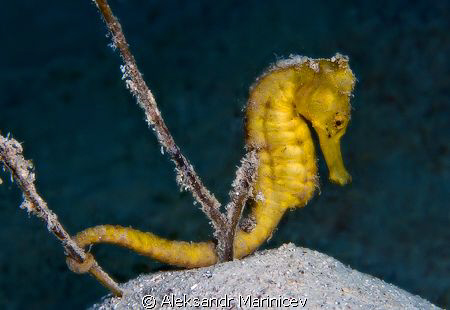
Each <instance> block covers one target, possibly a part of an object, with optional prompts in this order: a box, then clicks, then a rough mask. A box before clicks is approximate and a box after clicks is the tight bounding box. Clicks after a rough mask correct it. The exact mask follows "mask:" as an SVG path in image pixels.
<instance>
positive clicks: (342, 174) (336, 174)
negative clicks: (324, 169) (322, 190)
mask: <svg viewBox="0 0 450 310" xmlns="http://www.w3.org/2000/svg"><path fill="white" fill-rule="evenodd" d="M315 129H316V132H317V135H318V137H319V143H320V148H321V149H322V153H323V156H324V157H325V161H326V163H327V166H328V171H329V173H330V176H329V179H330V181H331V182H333V183H336V184H339V185H345V184H347V183H350V182H351V181H352V177H351V175H350V174H349V173H348V172H347V170H346V169H345V167H344V162H343V160H342V155H341V144H340V140H341V137H342V135H335V136H331V137H329V136H328V133H327V132H326V131H325V130H322V129H320V128H315Z"/></svg>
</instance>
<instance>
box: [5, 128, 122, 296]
mask: <svg viewBox="0 0 450 310" xmlns="http://www.w3.org/2000/svg"><path fill="white" fill-rule="evenodd" d="M22 152H23V149H22V146H21V145H20V143H19V142H17V141H16V140H14V139H8V138H5V137H3V136H2V135H0V161H1V162H2V163H3V167H4V168H6V169H8V170H9V172H10V173H11V176H12V178H13V179H14V180H15V181H16V183H17V184H18V186H19V187H20V189H21V190H22V193H23V198H24V200H23V202H22V204H21V205H20V208H22V209H26V210H27V211H28V213H32V214H34V215H36V216H37V217H39V218H40V219H42V220H43V221H44V222H46V223H47V229H48V230H49V231H50V232H51V233H52V234H53V235H55V236H56V238H58V239H59V241H61V244H62V246H63V248H64V253H65V254H66V256H67V257H68V258H69V259H71V260H72V261H73V262H74V263H75V264H80V265H81V264H83V263H85V262H86V261H87V260H88V255H87V254H86V253H85V252H84V251H83V249H81V248H80V247H79V246H78V245H77V244H76V243H75V242H74V241H73V240H72V238H70V235H69V234H68V233H67V231H66V230H65V229H64V227H63V226H62V225H61V223H60V222H59V221H58V217H57V216H56V214H55V213H53V212H52V211H51V210H50V209H49V208H48V206H47V203H46V202H45V201H44V200H43V199H42V198H41V196H40V195H39V194H38V193H37V191H36V187H35V185H34V181H35V174H34V167H33V163H32V162H31V161H29V160H26V159H25V158H24V157H23V155H22ZM90 257H91V259H90V260H89V265H88V268H87V270H86V271H89V272H90V273H91V274H92V275H94V277H96V278H97V279H98V280H99V281H100V282H101V283H103V285H105V286H106V287H107V288H108V289H110V290H111V291H112V292H113V293H114V294H115V295H116V296H122V290H121V289H120V287H119V285H118V284H117V283H116V282H115V281H114V280H113V279H112V278H111V277H110V276H109V275H108V274H107V273H106V272H104V271H103V270H102V269H101V267H100V266H99V265H98V263H97V262H96V261H95V260H94V259H93V258H92V256H90Z"/></svg>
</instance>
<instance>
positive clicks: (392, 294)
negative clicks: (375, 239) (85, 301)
mask: <svg viewBox="0 0 450 310" xmlns="http://www.w3.org/2000/svg"><path fill="white" fill-rule="evenodd" d="M123 289H124V291H125V295H124V297H122V298H115V297H111V296H106V297H105V298H104V300H103V301H102V302H101V303H99V304H96V305H94V306H93V307H92V309H160V308H162V309H165V308H167V309H170V308H174V309H175V308H177V309H180V308H191V307H195V306H200V307H202V308H233V309H236V308H237V309H239V308H244V309H246V308H247V309H248V308H254V309H256V308H270V307H277V308H286V306H291V307H298V308H302V307H305V308H307V309H318V308H320V309H439V308H438V307H436V306H435V305H433V304H431V303H430V302H428V301H426V300H424V299H422V298H421V297H418V296H414V295H412V294H410V293H408V292H406V291H404V290H402V289H400V288H398V287H396V286H394V285H392V284H388V283H385V282H384V281H382V280H380V279H377V278H374V277H372V276H370V275H366V274H363V273H360V272H358V271H356V270H353V269H351V268H349V267H346V266H344V265H343V264H342V263H340V262H339V261H337V260H335V259H334V258H332V257H329V256H327V255H325V254H322V253H319V252H316V251H313V250H309V249H305V248H299V247H296V246H295V245H293V244H285V245H283V246H281V247H280V248H278V249H274V250H267V251H262V252H257V253H255V254H254V255H252V256H250V257H247V258H245V259H242V260H236V261H233V262H227V263H224V264H220V265H216V266H211V267H207V268H199V269H193V270H183V271H169V272H158V273H155V274H150V275H142V276H139V277H138V278H136V279H134V280H131V281H129V282H128V283H125V284H123ZM143 302H144V303H145V306H144V307H143Z"/></svg>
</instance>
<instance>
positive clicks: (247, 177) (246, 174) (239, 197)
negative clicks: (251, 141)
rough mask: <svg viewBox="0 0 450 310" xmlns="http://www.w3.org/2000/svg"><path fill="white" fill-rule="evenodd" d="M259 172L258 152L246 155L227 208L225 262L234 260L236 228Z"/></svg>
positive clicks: (237, 174)
mask: <svg viewBox="0 0 450 310" xmlns="http://www.w3.org/2000/svg"><path fill="white" fill-rule="evenodd" d="M257 170H258V155H257V153H256V151H254V150H253V151H251V152H249V153H247V154H245V156H244V158H243V159H242V160H241V166H240V167H239V168H238V170H237V171H236V178H235V179H234V181H233V184H232V185H231V187H232V189H231V191H230V194H229V196H230V202H229V203H228V204H227V206H226V211H227V232H226V237H225V240H226V243H225V248H224V260H225V261H230V260H233V244H234V237H235V234H236V228H237V225H238V223H239V219H240V218H241V216H242V211H243V210H244V207H245V204H246V203H247V200H248V199H249V198H250V197H251V195H252V192H253V184H254V182H255V180H256V176H257Z"/></svg>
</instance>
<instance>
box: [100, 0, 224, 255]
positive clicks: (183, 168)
mask: <svg viewBox="0 0 450 310" xmlns="http://www.w3.org/2000/svg"><path fill="white" fill-rule="evenodd" d="M95 3H96V4H97V7H98V9H99V11H100V13H101V14H102V16H103V19H104V21H105V23H106V25H107V27H108V30H109V31H110V33H111V38H112V41H113V45H114V46H115V47H117V49H118V50H119V52H120V56H121V57H122V60H123V62H124V66H123V67H122V69H123V71H124V76H125V77H126V85H127V88H128V89H129V90H130V92H131V93H132V94H133V96H134V97H136V100H137V102H138V104H139V106H140V107H141V108H142V109H143V110H144V112H145V117H146V119H147V123H148V125H149V126H150V127H152V129H154V131H155V132H156V137H157V138H158V141H159V143H160V144H161V146H162V147H163V148H164V150H165V151H166V152H167V153H168V154H169V156H170V158H171V159H172V161H173V162H174V163H175V166H176V171H177V181H178V183H179V185H180V186H181V188H182V189H187V190H189V191H190V192H191V193H192V195H193V196H194V199H195V200H197V201H198V202H199V203H200V205H201V207H202V210H203V212H204V213H205V214H206V215H207V216H208V218H209V219H210V220H211V223H212V225H213V228H214V231H215V237H216V238H217V239H218V240H217V241H218V243H219V246H218V249H221V248H222V246H221V244H222V243H224V242H225V240H224V232H225V230H226V218H225V217H224V215H223V214H222V213H221V212H220V203H219V202H218V201H217V199H216V198H215V197H214V195H213V194H211V193H210V192H209V190H208V189H207V188H206V187H205V186H204V185H203V183H202V181H201V180H200V178H199V176H198V175H197V173H196V172H195V171H194V168H193V167H192V165H191V164H190V163H189V161H188V160H187V159H186V157H184V155H183V154H182V153H181V151H180V148H179V147H178V146H177V145H176V144H175V141H174V139H173V137H172V135H171V134H170V132H169V129H168V128H167V126H166V124H165V123H164V120H163V118H162V116H161V113H160V111H159V109H158V106H157V104H156V100H155V98H154V96H153V94H152V92H151V91H150V89H149V88H148V86H147V84H146V83H145V81H144V79H143V78H142V74H141V73H140V72H139V70H138V67H137V65H136V61H135V59H134V57H133V55H132V53H131V51H130V49H129V47H128V43H127V41H126V39H125V35H124V34H123V31H122V27H121V25H120V23H119V21H118V20H117V18H116V17H115V16H114V14H113V13H112V11H111V8H110V6H109V5H108V2H107V1H106V0H95ZM218 254H219V257H221V256H223V255H221V253H218Z"/></svg>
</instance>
